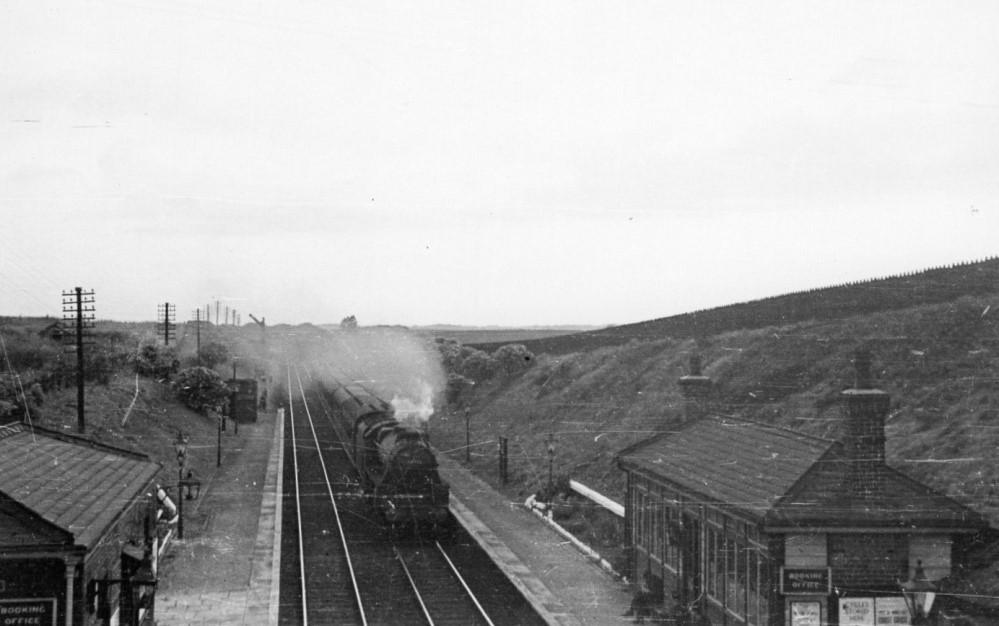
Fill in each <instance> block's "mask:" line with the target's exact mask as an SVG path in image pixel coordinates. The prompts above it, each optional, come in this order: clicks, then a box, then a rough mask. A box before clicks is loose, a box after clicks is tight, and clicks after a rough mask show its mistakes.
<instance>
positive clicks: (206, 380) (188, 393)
mask: <svg viewBox="0 0 999 626" xmlns="http://www.w3.org/2000/svg"><path fill="white" fill-rule="evenodd" d="M173 388H174V390H175V391H176V393H177V397H178V398H179V399H180V401H181V402H183V403H184V405H185V406H187V407H188V408H189V409H193V410H195V411H198V412H199V413H208V412H209V411H216V412H222V410H223V407H224V406H225V404H226V402H228V399H229V387H228V386H227V385H226V384H225V381H224V380H223V379H222V376H221V375H219V373H218V372H216V371H215V370H212V369H208V368H207V367H189V368H187V369H185V370H181V371H180V372H178V373H177V376H176V377H175V379H174V381H173Z"/></svg>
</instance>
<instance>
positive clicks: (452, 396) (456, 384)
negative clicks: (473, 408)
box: [444, 373, 475, 404]
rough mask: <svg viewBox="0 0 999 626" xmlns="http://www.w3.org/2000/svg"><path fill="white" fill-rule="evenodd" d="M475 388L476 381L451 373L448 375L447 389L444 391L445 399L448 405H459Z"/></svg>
mask: <svg viewBox="0 0 999 626" xmlns="http://www.w3.org/2000/svg"><path fill="white" fill-rule="evenodd" d="M474 386H475V381H473V380H470V379H468V378H465V377H464V376H462V375H461V374H455V373H450V374H448V375H447V387H445V389H444V399H445V400H446V401H447V403H448V404H457V403H458V402H460V401H461V399H462V398H463V397H464V395H465V393H466V392H467V391H468V390H469V389H471V388H472V387H474Z"/></svg>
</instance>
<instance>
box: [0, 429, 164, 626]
mask: <svg viewBox="0 0 999 626" xmlns="http://www.w3.org/2000/svg"><path fill="white" fill-rule="evenodd" d="M159 470H160V465H159V464H158V463H154V462H152V461H150V460H149V458H148V457H146V456H144V455H141V454H136V453H133V452H130V451H127V450H124V449H120V448H116V447H112V446H107V445H102V444H98V443H95V442H92V441H89V440H87V439H84V438H82V437H76V436H73V435H66V434H63V433H59V432H56V431H51V430H46V429H42V428H37V427H36V428H29V427H28V426H27V425H25V424H11V425H7V426H0V624H8V623H9V624H44V625H46V626H54V625H55V624H59V625H66V626H70V625H73V624H109V623H120V624H135V623H138V618H139V615H140V614H141V613H143V612H148V613H150V614H151V609H152V603H153V597H154V592H155V587H154V586H152V585H148V584H143V583H144V582H149V581H151V580H154V578H155V572H154V571H153V569H154V567H155V566H154V560H155V554H156V528H155V517H154V513H155V510H156V502H155V499H154V497H153V495H152V494H153V490H154V488H155V487H154V483H153V481H154V479H155V477H156V474H157V473H158V472H159Z"/></svg>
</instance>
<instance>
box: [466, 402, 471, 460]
mask: <svg viewBox="0 0 999 626" xmlns="http://www.w3.org/2000/svg"><path fill="white" fill-rule="evenodd" d="M471 437H472V436H471V433H470V432H469V429H468V407H467V406H466V407H465V463H468V462H469V461H470V460H471V458H472V453H471V452H470V449H471V446H472V439H471Z"/></svg>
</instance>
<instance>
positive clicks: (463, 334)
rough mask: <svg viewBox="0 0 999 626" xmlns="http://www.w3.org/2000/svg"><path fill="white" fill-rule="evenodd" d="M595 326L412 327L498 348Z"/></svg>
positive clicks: (414, 330) (437, 335)
mask: <svg viewBox="0 0 999 626" xmlns="http://www.w3.org/2000/svg"><path fill="white" fill-rule="evenodd" d="M596 328H598V327H596V326H526V327H524V328H504V327H500V326H481V327H476V326H449V325H441V326H414V327H412V328H410V330H412V331H413V332H415V333H418V334H421V335H428V336H431V337H434V338H437V337H441V338H445V339H454V340H456V341H458V342H459V343H463V344H495V346H496V347H499V346H500V345H503V344H508V343H525V342H528V341H539V340H544V339H548V338H551V337H560V336H562V335H572V334H577V333H579V332H581V331H590V330H594V329H596Z"/></svg>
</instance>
